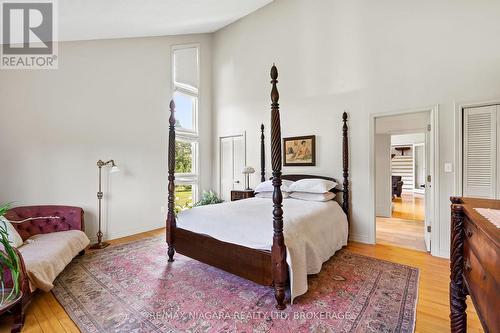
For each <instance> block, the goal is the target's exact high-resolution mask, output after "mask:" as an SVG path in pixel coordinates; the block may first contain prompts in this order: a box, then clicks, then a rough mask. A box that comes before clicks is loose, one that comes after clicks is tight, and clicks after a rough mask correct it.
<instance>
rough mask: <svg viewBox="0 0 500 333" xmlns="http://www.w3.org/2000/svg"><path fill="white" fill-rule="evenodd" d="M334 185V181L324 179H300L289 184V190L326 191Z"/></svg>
mask: <svg viewBox="0 0 500 333" xmlns="http://www.w3.org/2000/svg"><path fill="white" fill-rule="evenodd" d="M335 186H337V183H336V182H332V181H330V180H326V179H319V178H310V179H301V180H297V181H296V182H295V183H293V184H292V185H291V186H290V192H308V193H326V192H328V191H330V190H331V189H332V188H334V187H335Z"/></svg>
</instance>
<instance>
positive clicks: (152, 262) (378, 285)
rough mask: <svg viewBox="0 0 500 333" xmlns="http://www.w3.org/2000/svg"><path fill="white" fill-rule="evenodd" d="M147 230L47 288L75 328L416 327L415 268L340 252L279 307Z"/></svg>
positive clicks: (267, 295)
mask: <svg viewBox="0 0 500 333" xmlns="http://www.w3.org/2000/svg"><path fill="white" fill-rule="evenodd" d="M166 250H167V246H166V244H165V242H164V239H163V238H149V239H144V240H141V241H137V242H133V243H128V244H124V245H118V246H111V247H108V248H106V249H104V250H101V251H97V252H92V253H89V254H86V255H84V256H82V257H77V258H75V259H74V260H73V262H72V263H71V264H70V265H69V266H68V267H67V268H66V269H65V270H64V272H63V273H62V274H61V275H60V276H59V277H58V278H57V280H56V283H55V287H54V289H53V293H54V295H55V296H56V297H57V299H58V300H59V302H60V303H61V304H62V305H63V307H64V309H65V310H66V312H67V313H68V314H69V316H70V317H71V318H72V319H73V321H74V322H75V323H76V325H77V326H78V327H79V328H80V330H81V331H82V332H85V333H87V332H92V333H93V332H193V333H194V332H413V331H414V326H415V309H416V302H417V291H418V277H419V272H418V269H416V268H413V267H409V266H405V265H399V264H394V263H391V262H387V261H381V260H377V259H373V258H369V257H365V256H361V255H357V254H354V253H352V252H349V251H347V250H340V251H338V252H337V253H336V254H335V256H334V257H332V258H331V259H330V260H329V261H328V262H326V263H325V264H324V265H323V269H322V271H321V272H320V273H319V274H316V275H313V276H310V277H309V291H308V292H307V293H306V294H304V295H302V296H300V297H298V298H296V299H295V301H294V304H292V305H290V304H288V306H287V308H286V310H284V311H277V310H275V308H274V304H275V300H274V293H273V290H272V288H270V287H263V286H260V285H257V284H255V283H253V282H250V281H247V280H245V279H242V278H240V277H237V276H235V275H232V274H229V273H226V272H224V271H221V270H219V269H217V268H213V267H211V266H208V265H205V264H203V263H200V262H198V261H196V260H193V259H190V258H187V257H185V256H182V255H179V254H176V255H175V261H174V262H173V263H168V262H167V256H166Z"/></svg>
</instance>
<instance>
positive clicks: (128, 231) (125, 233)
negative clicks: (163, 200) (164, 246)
mask: <svg viewBox="0 0 500 333" xmlns="http://www.w3.org/2000/svg"><path fill="white" fill-rule="evenodd" d="M163 227H165V222H161V223H155V224H150V225H145V226H140V227H137V228H130V229H126V230H120V231H115V232H108V233H105V234H104V236H103V240H109V239H116V238H122V237H127V236H131V235H135V234H140V233H141V232H146V231H151V230H155V229H159V228H163ZM87 236H88V237H89V239H90V243H91V244H93V243H95V242H97V236H95V235H87Z"/></svg>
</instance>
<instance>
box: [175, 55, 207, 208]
mask: <svg viewBox="0 0 500 333" xmlns="http://www.w3.org/2000/svg"><path fill="white" fill-rule="evenodd" d="M199 64H200V61H199V46H198V45H177V46H174V47H173V49H172V82H173V98H174V101H175V111H176V112H175V119H176V124H175V127H176V142H175V152H176V163H175V178H176V186H175V206H176V210H177V211H180V210H183V209H187V208H190V207H192V205H193V203H194V202H196V201H197V199H198V187H199V168H198V160H199V151H198V144H199V132H198V112H199V108H198V106H199V92H198V89H199Z"/></svg>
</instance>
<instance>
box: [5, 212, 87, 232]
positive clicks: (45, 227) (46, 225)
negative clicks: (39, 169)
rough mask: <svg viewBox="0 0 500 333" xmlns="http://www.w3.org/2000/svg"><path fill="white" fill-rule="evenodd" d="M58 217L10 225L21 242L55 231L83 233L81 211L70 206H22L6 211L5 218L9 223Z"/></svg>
mask: <svg viewBox="0 0 500 333" xmlns="http://www.w3.org/2000/svg"><path fill="white" fill-rule="evenodd" d="M48 216H58V217H59V218H58V219H53V218H52V219H39V220H30V221H26V222H23V223H12V225H13V226H14V228H16V230H17V232H19V235H21V237H22V239H23V240H26V239H28V238H29V237H31V236H33V235H37V234H48V233H51V232H56V231H65V230H75V229H76V230H82V231H84V223H83V209H82V208H80V207H71V206H23V207H15V208H12V209H10V210H9V211H7V213H6V214H5V217H6V218H7V219H8V220H10V221H21V220H25V219H27V218H30V217H48Z"/></svg>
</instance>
